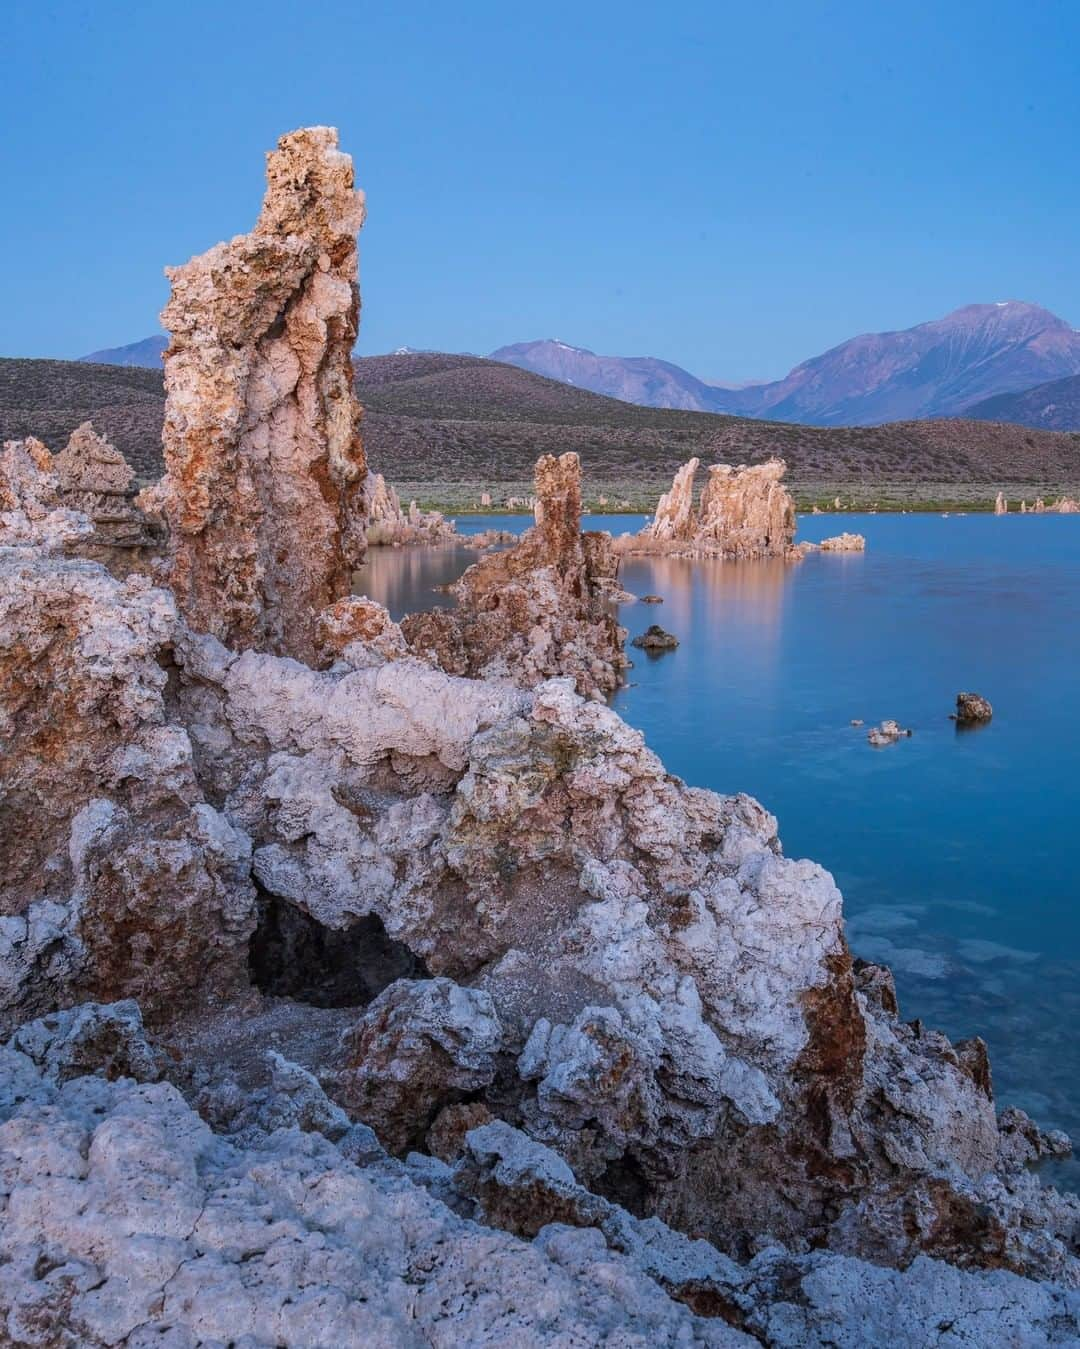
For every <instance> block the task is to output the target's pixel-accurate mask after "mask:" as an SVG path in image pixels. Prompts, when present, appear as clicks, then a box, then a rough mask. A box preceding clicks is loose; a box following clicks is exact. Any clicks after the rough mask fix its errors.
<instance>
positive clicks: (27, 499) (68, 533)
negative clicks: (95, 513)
mask: <svg viewBox="0 0 1080 1349" xmlns="http://www.w3.org/2000/svg"><path fill="white" fill-rule="evenodd" d="M58 488H59V483H58V480H57V477H56V472H55V469H54V465H53V457H52V455H51V454H50V453H49V451H48V449H47V448H46V447H45V446H44V445H43V444H42V443H41V441H40V440H38V439H37V438H36V437H34V436H27V438H26V439H25V440H8V441H5V442H4V445H3V448H2V450H0V548H17V547H23V548H34V549H40V550H43V551H46V552H57V551H60V550H63V549H66V548H69V547H71V546H73V545H75V544H77V543H79V542H81V541H83V540H85V539H87V538H88V537H89V536H90V534H91V533H92V532H93V525H92V524H91V523H90V521H89V520H88V519H87V518H86V516H85V515H83V514H82V513H81V512H79V511H72V510H68V509H66V508H64V507H61V506H60V503H59V498H58V495H57V493H58Z"/></svg>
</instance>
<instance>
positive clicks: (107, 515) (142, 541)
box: [53, 422, 164, 576]
mask: <svg viewBox="0 0 1080 1349" xmlns="http://www.w3.org/2000/svg"><path fill="white" fill-rule="evenodd" d="M53 466H54V470H55V472H56V475H57V481H58V491H57V496H58V500H59V502H60V504H61V505H62V506H65V507H67V508H68V509H70V510H76V511H82V512H84V513H85V514H86V516H87V517H88V518H89V520H90V521H91V523H92V524H93V527H94V533H93V536H92V537H91V538H89V539H87V540H85V542H84V543H83V544H82V545H81V546H80V547H79V548H78V552H79V554H80V556H82V557H90V558H93V559H94V560H96V561H99V562H104V563H105V565H106V566H107V567H108V568H109V570H110V571H112V572H113V573H114V574H116V575H121V576H123V575H127V574H128V573H129V572H131V571H135V570H144V571H146V570H149V569H150V568H151V566H152V564H153V562H154V560H155V559H156V557H157V555H158V553H159V551H160V549H161V547H162V545H163V543H164V534H163V531H162V529H161V527H160V524H159V523H157V522H155V521H152V520H150V519H149V518H148V517H147V516H146V515H144V514H143V512H142V511H141V510H139V508H138V507H137V506H136V505H135V497H136V495H137V493H136V490H135V488H134V487H133V486H132V484H133V482H134V479H135V473H134V470H133V469H132V468H131V466H130V464H129V463H128V462H127V460H126V459H125V458H124V456H123V455H122V454H121V453H120V451H119V450H118V449H117V448H116V447H115V445H112V444H110V443H109V441H107V440H106V439H105V438H104V436H99V435H98V434H97V432H96V431H95V430H94V427H93V423H91V422H83V424H82V425H81V426H78V427H76V428H75V430H74V431H73V432H72V433H71V436H70V438H69V439H68V443H67V445H66V446H65V447H64V448H63V449H62V450H61V451H60V453H59V454H58V455H57V456H56V458H55V460H54V465H53Z"/></svg>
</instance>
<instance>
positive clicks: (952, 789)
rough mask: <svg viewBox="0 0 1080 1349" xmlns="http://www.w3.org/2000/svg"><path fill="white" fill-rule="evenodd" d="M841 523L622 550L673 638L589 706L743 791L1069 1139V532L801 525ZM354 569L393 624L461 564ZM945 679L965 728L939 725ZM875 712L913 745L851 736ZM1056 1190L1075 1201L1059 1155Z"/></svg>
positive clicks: (949, 520)
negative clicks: (829, 539) (969, 698)
mask: <svg viewBox="0 0 1080 1349" xmlns="http://www.w3.org/2000/svg"><path fill="white" fill-rule="evenodd" d="M643 520H644V517H640V516H638V517H634V516H607V517H604V516H589V517H586V520H585V522H584V523H585V527H586V528H590V529H604V528H607V529H611V530H612V532H613V533H621V532H623V531H626V530H635V529H637V528H640V526H641V524H642V523H643ZM529 523H530V520H529V519H528V518H527V517H523V516H509V517H505V518H504V517H492V516H483V517H475V518H471V519H460V520H459V522H458V524H459V529H461V530H462V532H469V533H472V532H477V531H478V530H480V529H488V528H492V527H497V528H505V529H513V530H515V531H516V532H518V531H520V530H522V529H524V528H525V527H527V526H528V524H529ZM844 529H849V530H853V531H856V532H859V533H862V534H865V536H866V540H867V552H866V553H865V554H814V555H811V556H810V557H808V558H807V559H806V560H805V561H803V562H801V563H794V564H792V563H784V562H773V561H763V562H747V563H732V562H714V561H689V560H684V559H672V558H638V559H629V560H627V561H625V562H624V563H623V567H622V570H621V572H620V579H621V581H622V584H623V585H624V586H625V587H626V589H627V590H629V591H630V592H632V593H633V594H636V595H642V594H648V593H653V594H657V595H661V596H662V597H663V599H664V604H663V605H642V604H627V605H623V606H621V608H620V618H621V621H622V622H623V623H624V624H625V626H626V627H627V628H628V629H629V631H630V636H631V637H633V636H634V635H636V634H637V633H639V632H642V631H644V629H645V628H646V627H647V626H648V625H649V624H650V623H654V622H658V623H660V624H661V625H662V626H663V627H664V628H666V629H668V630H669V631H670V632H673V633H674V634H675V635H676V636H677V637H678V638H679V640H680V643H681V645H680V646H679V648H678V650H676V651H673V652H669V653H665V654H663V655H660V656H657V657H650V656H647V655H646V654H645V653H643V652H640V651H632V652H631V654H632V657H633V659H634V669H633V670H631V671H630V672H629V673H628V680H629V681H630V682H629V684H628V686H627V687H626V688H624V689H622V690H620V691H619V692H618V693H617V694H616V695H615V697H614V699H613V706H614V707H615V708H616V709H617V711H618V712H619V713H620V715H621V716H623V717H624V718H625V719H626V720H627V721H628V722H630V723H631V724H632V725H634V726H637V727H639V728H640V729H641V730H642V731H643V732H644V734H645V737H646V739H647V741H648V743H649V744H650V746H651V747H652V748H653V749H654V750H656V752H657V753H658V754H659V755H660V757H661V758H662V759H663V761H664V763H665V764H666V766H667V767H668V769H669V770H670V771H671V772H673V773H677V774H678V775H679V776H680V777H682V778H685V779H686V780H687V781H688V782H691V783H694V784H696V785H699V786H707V787H712V788H714V789H715V790H717V791H721V792H734V791H746V792H749V793H751V794H752V795H753V796H756V797H757V798H758V799H759V800H760V801H761V802H762V803H763V804H764V805H765V806H766V807H767V808H768V809H769V810H770V811H772V812H773V813H774V814H775V815H776V816H777V817H778V818H779V821H780V836H781V839H782V840H783V844H784V851H785V852H786V853H787V854H788V855H789V856H795V857H799V856H804V857H812V858H814V859H815V860H816V861H818V862H821V863H822V864H823V865H824V866H826V867H828V868H829V870H830V871H831V872H832V873H833V875H834V876H835V877H836V881H837V884H838V885H839V886H840V889H841V890H842V892H843V895H844V908H845V913H846V916H847V923H848V935H849V940H850V942H851V945H852V948H853V950H854V951H855V953H856V954H857V955H862V956H865V957H866V958H867V959H871V960H878V961H881V962H883V963H886V964H888V965H889V966H890V967H891V968H892V970H893V973H894V975H895V977H896V984H897V991H898V994H899V997H900V1003H901V1012H902V1014H903V1015H904V1016H905V1018H907V1019H912V1018H914V1017H919V1018H921V1019H922V1020H923V1021H925V1022H926V1023H927V1024H929V1025H933V1026H936V1027H940V1028H941V1029H942V1030H944V1031H946V1032H947V1033H948V1034H949V1035H950V1036H951V1037H953V1038H960V1037H963V1036H967V1035H973V1034H979V1035H982V1036H983V1038H984V1039H985V1040H986V1041H987V1042H988V1044H989V1047H990V1055H991V1062H992V1065H993V1072H994V1085H995V1092H996V1096H997V1100H998V1103H999V1106H1000V1105H1005V1104H1010V1103H1011V1104H1016V1105H1019V1106H1021V1107H1023V1108H1024V1109H1025V1110H1027V1111H1029V1113H1031V1114H1032V1115H1033V1116H1034V1117H1035V1118H1036V1119H1037V1120H1038V1121H1039V1123H1040V1124H1042V1125H1043V1126H1044V1127H1051V1126H1052V1127H1057V1128H1063V1129H1065V1130H1066V1131H1067V1132H1069V1133H1071V1134H1073V1135H1074V1136H1075V1137H1076V1138H1077V1139H1078V1141H1080V1036H1078V1035H1077V1026H1078V1024H1080V872H1078V869H1077V864H1076V861H1075V857H1074V854H1073V853H1072V851H1071V850H1072V848H1073V846H1074V845H1075V843H1076V839H1077V835H1078V834H1080V716H1078V715H1077V709H1076V707H1074V700H1076V698H1077V696H1078V693H1080V681H1078V671H1080V518H1078V517H1076V516H1049V515H1042V516H1033V515H1027V516H1019V515H1010V516H1004V517H994V516H990V515H952V516H948V517H941V516H937V515H857V514H854V513H850V514H849V513H844V514H843V515H836V516H832V515H820V516H805V517H802V518H801V519H800V522H799V537H800V538H806V539H810V540H812V541H817V540H820V539H822V538H825V537H826V536H828V535H830V534H836V533H839V532H841V531H842V530H844ZM369 556H370V559H371V560H370V562H369V563H368V564H367V566H366V567H365V568H364V571H363V572H362V573H361V580H360V588H361V589H363V590H365V591H366V593H368V594H370V595H371V596H372V597H373V598H375V599H379V600H380V601H381V602H382V603H384V604H386V605H387V607H388V608H389V609H390V610H391V612H392V613H393V614H394V616H395V617H400V616H401V615H402V614H403V613H406V612H409V611H411V610H415V609H419V608H430V607H431V606H432V605H433V604H436V603H443V604H445V603H449V602H450V601H449V599H448V597H446V596H443V595H435V594H433V593H432V587H433V586H435V585H440V584H445V583H446V582H447V581H450V580H453V579H454V578H455V577H456V576H457V575H458V574H460V572H461V571H462V570H463V568H464V567H465V566H467V565H468V564H469V563H470V562H472V561H473V560H475V557H476V554H475V553H473V552H471V551H470V550H468V549H465V548H456V547H449V548H445V549H421V548H410V549H374V550H372V552H371V553H370V555H369ZM961 689H964V690H972V691H975V692H978V693H981V694H983V695H985V696H986V697H987V698H989V699H990V701H991V702H992V703H993V705H994V718H993V721H992V722H991V723H990V724H989V725H987V726H985V727H983V728H980V729H977V730H968V731H962V730H959V729H958V728H957V727H956V725H955V723H954V722H952V721H950V720H949V713H950V712H951V711H952V710H953V708H954V705H955V697H956V694H957V692H959V691H960V690H961ZM884 717H893V718H895V719H896V720H897V721H899V722H900V724H901V725H902V726H905V727H910V728H911V729H912V731H913V735H912V737H911V738H910V739H904V740H901V741H899V742H898V743H896V744H893V745H890V746H888V747H885V748H881V749H875V748H872V747H871V746H870V745H869V744H868V743H867V740H866V731H867V728H868V727H869V726H871V725H872V724H874V723H876V722H879V721H880V720H881V719H882V718H884ZM853 718H857V719H861V720H863V721H864V722H865V725H864V726H862V727H853V726H852V725H851V721H852V719H853ZM1054 1179H1055V1180H1056V1181H1058V1182H1059V1183H1064V1184H1068V1185H1070V1186H1071V1187H1072V1188H1080V1163H1077V1162H1076V1161H1072V1162H1069V1163H1065V1164H1062V1165H1060V1166H1057V1167H1055V1168H1054Z"/></svg>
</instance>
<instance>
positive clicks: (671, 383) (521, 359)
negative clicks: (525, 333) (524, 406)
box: [490, 337, 722, 412]
mask: <svg viewBox="0 0 1080 1349" xmlns="http://www.w3.org/2000/svg"><path fill="white" fill-rule="evenodd" d="M490 359H491V360H493V361H502V362H503V363H504V364H506V365H516V366H517V367H518V368H519V369H520V370H531V371H532V372H533V374H534V375H545V376H546V377H547V378H548V379H557V380H559V382H560V383H562V384H573V385H574V386H575V387H576V388H578V389H588V390H590V391H591V392H592V393H602V394H606V395H607V397H608V398H618V399H620V400H621V401H622V402H624V403H641V404H642V405H644V406H645V407H652V408H679V409H681V410H682V411H684V412H716V411H719V410H720V409H719V405H718V397H722V391H720V390H718V389H714V388H712V387H711V386H710V385H708V384H706V383H705V381H704V380H701V379H698V378H697V377H696V376H695V375H692V374H690V372H689V371H688V370H683V369H682V367H681V366H678V365H672V364H671V362H670V361H660V360H657V358H656V357H655V356H597V355H596V353H595V352H593V351H589V350H588V349H587V348H585V347H572V346H570V345H569V344H568V343H566V342H560V341H559V340H558V338H555V337H549V338H547V339H545V340H544V341H540V342H515V343H514V344H513V345H512V346H509V347H500V348H499V349H498V351H493V352H492V353H491V357H490Z"/></svg>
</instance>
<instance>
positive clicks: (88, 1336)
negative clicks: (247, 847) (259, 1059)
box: [0, 1009, 1080, 1349]
mask: <svg viewBox="0 0 1080 1349" xmlns="http://www.w3.org/2000/svg"><path fill="white" fill-rule="evenodd" d="M92 1015H93V1011H92V1009H91V1016H92ZM270 1057H271V1059H272V1060H273V1061H274V1064H273V1070H272V1079H271V1086H270V1087H269V1088H267V1089H263V1090H261V1091H259V1092H255V1093H252V1096H251V1102H252V1106H253V1107H254V1108H253V1109H251V1110H250V1111H249V1112H248V1113H247V1114H246V1115H245V1117H244V1127H243V1128H242V1129H236V1130H230V1131H229V1132H228V1133H227V1134H226V1135H225V1136H221V1135H220V1134H215V1133H213V1132H211V1129H210V1127H208V1125H207V1124H206V1123H205V1122H204V1121H203V1120H202V1119H200V1118H199V1116H198V1115H197V1114H195V1112H194V1111H193V1110H192V1109H191V1107H190V1106H189V1105H188V1104H187V1103H186V1102H185V1101H184V1099H183V1097H182V1096H181V1094H180V1092H178V1091H177V1090H176V1088H175V1087H174V1086H172V1085H171V1084H170V1083H168V1082H164V1081H159V1080H156V1079H157V1074H156V1072H154V1071H151V1072H150V1073H149V1074H144V1073H143V1072H142V1071H140V1069H141V1065H140V1064H139V1063H138V1061H136V1062H134V1063H132V1062H130V1061H128V1062H127V1063H125V1065H124V1066H125V1068H128V1067H130V1068H132V1069H133V1071H132V1072H127V1071H125V1072H124V1073H123V1074H122V1075H120V1076H119V1077H118V1078H117V1080H114V1081H110V1080H106V1078H105V1077H104V1076H82V1077H77V1078H74V1079H66V1076H65V1074H63V1073H61V1072H58V1071H57V1070H56V1068H57V1065H56V1061H55V1060H54V1058H53V1056H52V1055H51V1054H50V1052H49V1050H48V1048H47V1047H46V1048H45V1050H44V1052H42V1053H39V1055H38V1056H37V1057H36V1058H34V1057H30V1056H28V1054H27V1053H26V1052H25V1051H24V1050H23V1048H22V1047H21V1046H20V1045H16V1044H10V1045H9V1046H7V1047H4V1048H0V1168H2V1171H3V1174H4V1177H5V1186H4V1191H3V1196H2V1197H0V1211H2V1213H3V1219H4V1220H3V1222H2V1223H0V1311H2V1313H3V1315H4V1318H5V1319H4V1327H5V1331H6V1334H7V1336H8V1337H9V1338H10V1339H11V1340H12V1342H13V1343H27V1344H32V1343H39V1344H42V1343H56V1344H60V1343H70V1344H80V1345H86V1346H103V1345H106V1344H108V1345H125V1346H128V1349H146V1347H147V1346H149V1345H150V1344H151V1343H153V1344H158V1345H162V1344H164V1345H178V1346H179V1345H193V1344H196V1343H217V1342H220V1343H226V1342H237V1341H238V1339H239V1338H240V1337H242V1338H243V1340H244V1341H245V1342H247V1343H250V1344H252V1345H270V1344H277V1345H284V1346H289V1347H290V1349H294V1347H295V1349H299V1347H300V1346H304V1345H311V1344H369V1343H370V1344H376V1343H385V1344H394V1345H416V1346H417V1347H418V1349H419V1346H420V1345H430V1344H438V1345H452V1344H469V1345H472V1344H495V1343H507V1342H512V1343H515V1344H530V1345H531V1344H537V1345H538V1344H556V1343H567V1344H583V1345H584V1344H590V1345H591V1344H604V1345H610V1346H613V1347H614V1346H616V1345H628V1344H639V1343H648V1344H649V1345H656V1346H657V1347H658V1349H697V1347H698V1346H701V1347H702V1349H705V1347H707V1346H708V1347H711V1349H741V1347H742V1346H745V1347H746V1349H752V1346H755V1345H759V1344H769V1345H777V1346H782V1345H788V1346H793V1347H794V1346H802V1347H804V1349H814V1346H818V1347H819V1349H825V1346H828V1345H835V1344H838V1343H844V1344H850V1345H853V1346H854V1345H864V1344H865V1345H869V1344H878V1343H886V1342H887V1343H889V1344H891V1345H895V1346H897V1349H924V1346H926V1345H927V1344H930V1343H934V1342H937V1341H938V1340H940V1338H941V1336H942V1334H943V1333H947V1332H943V1331H942V1327H943V1326H948V1327H962V1328H963V1330H962V1334H963V1335H964V1337H965V1338H967V1339H968V1340H970V1342H971V1343H977V1344H1006V1343H1013V1342H1016V1343H1020V1342H1023V1343H1030V1344H1040V1345H1047V1346H1053V1345H1062V1346H1065V1345H1069V1344H1071V1343H1074V1342H1075V1340H1076V1338H1077V1337H1078V1336H1080V1300H1078V1297H1077V1295H1076V1294H1075V1293H1070V1292H1066V1291H1064V1290H1062V1289H1060V1288H1054V1287H1052V1286H1047V1285H1045V1284H1038V1283H1034V1282H1032V1281H1031V1280H1028V1279H1024V1278H1020V1277H1017V1276H1016V1275H1014V1274H1012V1273H1010V1272H1008V1271H1006V1270H1002V1269H997V1270H992V1271H978V1272H976V1271H965V1270H961V1269H958V1268H956V1267H954V1266H951V1265H949V1264H946V1263H944V1262H942V1261H940V1260H936V1259H928V1258H927V1257H925V1256H920V1257H918V1258H916V1259H915V1260H914V1261H913V1262H912V1263H910V1264H909V1265H908V1266H907V1267H906V1268H904V1269H903V1270H898V1269H895V1268H888V1267H882V1266H880V1265H875V1264H871V1263H867V1262H866V1261H863V1260H860V1259H856V1258H852V1257H850V1256H845V1255H840V1254H834V1253H831V1252H828V1251H820V1250H819V1251H814V1252H811V1253H802V1254H800V1253H795V1252H792V1251H789V1250H786V1249H784V1248H783V1247H781V1246H779V1245H777V1244H775V1243H772V1244H769V1245H767V1246H766V1247H765V1248H764V1249H763V1250H762V1251H760V1253H758V1254H757V1255H755V1256H754V1258H753V1259H752V1260H751V1261H749V1262H748V1263H746V1264H737V1263H736V1262H734V1261H732V1260H730V1259H728V1258H727V1257H725V1256H724V1255H722V1254H721V1253H720V1252H718V1251H717V1250H715V1248H713V1247H711V1246H710V1245H709V1244H708V1243H706V1242H704V1241H701V1240H693V1239H691V1238H688V1237H686V1236H683V1235H682V1234H681V1233H679V1232H676V1231H673V1230H672V1229H671V1228H669V1227H667V1226H665V1225H664V1224H663V1223H660V1222H658V1221H657V1220H656V1219H649V1220H646V1221H642V1220H640V1219H639V1218H637V1217H634V1216H632V1215H631V1214H630V1213H629V1212H627V1211H626V1209H625V1208H622V1207H620V1206H619V1205H617V1204H614V1203H612V1202H610V1201H609V1200H605V1199H603V1198H601V1197H599V1196H596V1195H594V1194H591V1193H590V1192H589V1191H588V1190H587V1189H585V1187H583V1186H582V1185H580V1184H579V1183H578V1181H577V1180H576V1178H575V1177H574V1175H573V1172H572V1171H571V1170H570V1168H569V1167H567V1166H566V1164H565V1162H563V1161H562V1160H561V1159H560V1158H559V1157H557V1156H556V1155H555V1154H553V1153H552V1152H551V1151H550V1150H549V1149H547V1148H545V1147H543V1146H540V1145H537V1144H536V1143H534V1142H531V1141H530V1140H528V1139H527V1138H525V1137H523V1136H522V1135H521V1134H520V1133H519V1132H518V1131H516V1130H514V1129H512V1128H508V1127H507V1126H505V1125H503V1124H493V1125H488V1126H486V1127H479V1128H476V1129H473V1130H472V1131H471V1132H470V1133H468V1135H467V1142H466V1148H465V1150H464V1152H463V1154H462V1157H461V1160H460V1162H459V1163H458V1164H457V1166H456V1167H455V1168H454V1169H452V1170H451V1169H449V1168H447V1167H445V1166H440V1164H438V1163H435V1164H434V1165H427V1166H423V1165H420V1162H421V1159H419V1158H417V1159H415V1160H414V1161H412V1162H411V1164H410V1165H406V1166H401V1165H400V1164H397V1163H393V1162H391V1161H389V1160H388V1159H387V1158H386V1157H385V1155H384V1154H381V1153H380V1152H379V1150H378V1148H377V1147H374V1148H372V1146H371V1143H370V1141H365V1140H362V1139H358V1138H357V1137H356V1133H355V1130H353V1131H350V1130H349V1129H348V1125H347V1121H345V1120H343V1119H342V1118H341V1112H340V1111H337V1110H336V1109H335V1108H334V1107H333V1106H332V1105H331V1104H330V1103H329V1102H328V1101H326V1099H325V1097H322V1099H321V1101H320V1097H321V1092H320V1089H319V1087H318V1084H317V1083H316V1082H315V1081H314V1079H313V1078H311V1077H310V1075H309V1074H305V1073H304V1072H303V1070H302V1069H300V1068H298V1066H297V1065H295V1064H290V1063H287V1062H286V1061H285V1060H283V1059H282V1058H281V1056H280V1055H276V1054H274V1055H271V1056H270Z"/></svg>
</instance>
